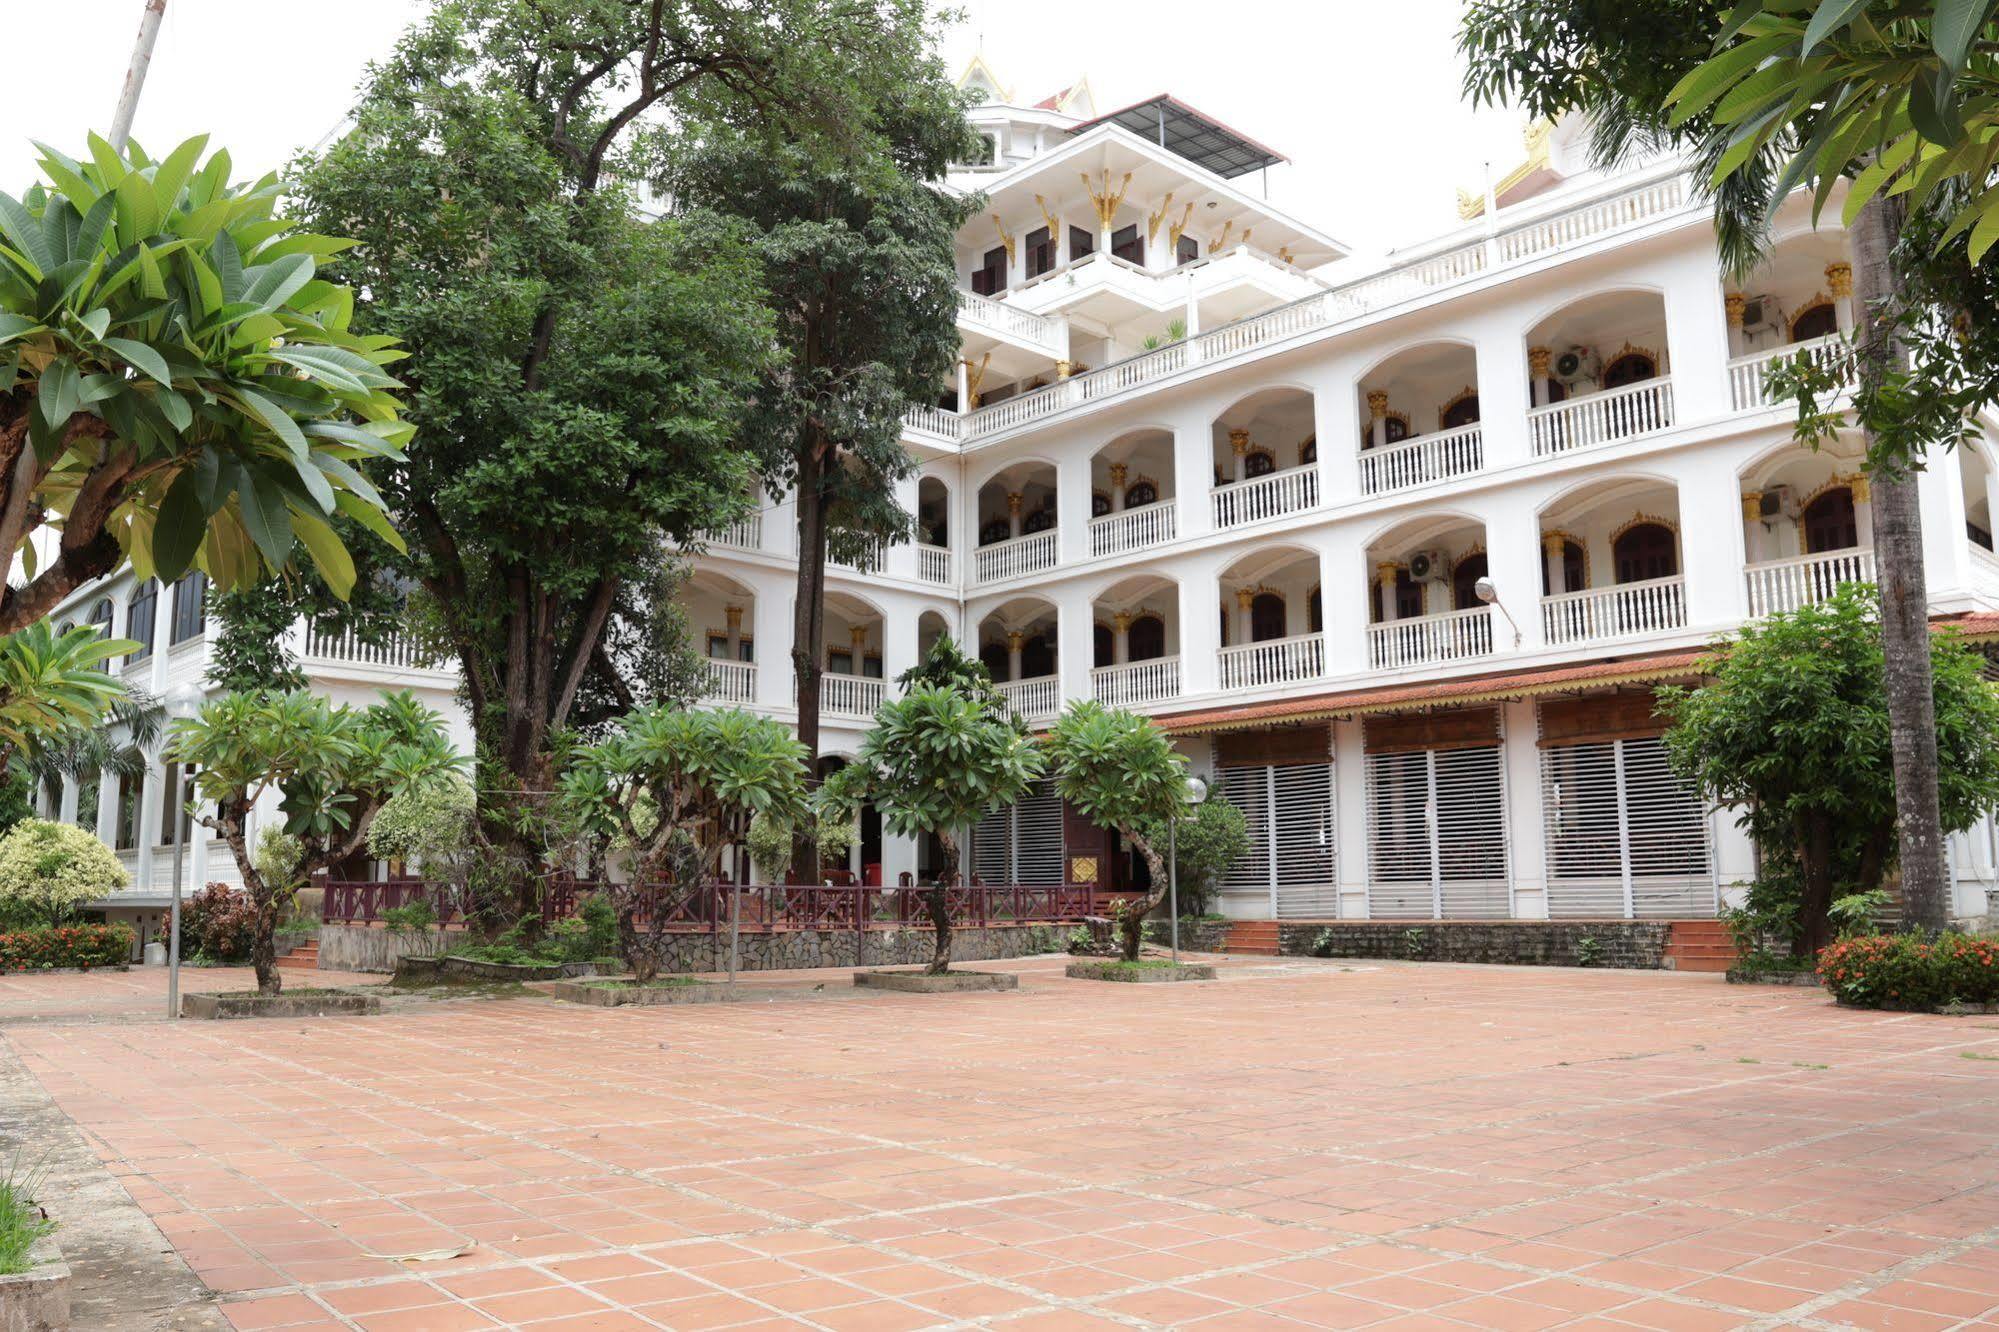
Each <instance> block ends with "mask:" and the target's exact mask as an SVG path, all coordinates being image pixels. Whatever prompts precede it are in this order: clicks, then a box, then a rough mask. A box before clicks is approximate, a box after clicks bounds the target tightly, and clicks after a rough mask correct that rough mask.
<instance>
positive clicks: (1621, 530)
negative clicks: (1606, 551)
mask: <svg viewBox="0 0 1999 1332" xmlns="http://www.w3.org/2000/svg"><path fill="white" fill-rule="evenodd" d="M1648 525H1649V526H1653V527H1663V528H1665V529H1666V530H1667V531H1668V532H1671V533H1672V534H1673V536H1674V537H1675V538H1677V537H1678V536H1679V535H1680V525H1679V524H1678V523H1677V522H1675V521H1673V520H1672V519H1671V518H1668V517H1666V516H1665V515H1663V514H1657V513H1644V512H1639V513H1634V514H1632V515H1631V516H1630V517H1629V518H1627V519H1625V520H1624V521H1623V522H1622V523H1620V524H1618V526H1617V527H1616V528H1614V529H1612V531H1611V534H1610V543H1611V545H1613V546H1614V545H1616V544H1617V541H1618V538H1619V537H1622V536H1623V535H1624V534H1625V533H1626V532H1629V531H1630V530H1631V529H1632V528H1634V527H1645V526H1648ZM1584 549H1585V550H1587V549H1588V547H1584Z"/></svg>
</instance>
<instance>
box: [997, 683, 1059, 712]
mask: <svg viewBox="0 0 1999 1332" xmlns="http://www.w3.org/2000/svg"><path fill="white" fill-rule="evenodd" d="M999 691H1000V693H1001V694H1002V695H1003V696H1004V697H1005V698H1006V705H1007V706H1008V707H1009V708H1012V709H1013V715H1014V716H1016V717H1018V718H1020V719H1021V720H1022V721H1027V722H1037V721H1052V720H1053V719H1054V718H1055V717H1057V716H1059V715H1061V712H1062V681H1061V679H1060V678H1059V677H1057V676H1053V675H1040V676H1036V677H1035V678H1034V679H1032V680H1008V681H1005V682H1004V683H1002V684H1001V685H1000V686H999Z"/></svg>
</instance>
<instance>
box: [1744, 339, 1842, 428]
mask: <svg viewBox="0 0 1999 1332" xmlns="http://www.w3.org/2000/svg"><path fill="white" fill-rule="evenodd" d="M1799 356H1804V357H1807V358H1809V359H1810V360H1811V362H1812V363H1813V364H1814V365H1822V366H1831V367H1837V368H1839V369H1840V370H1841V371H1842V374H1843V378H1844V379H1845V381H1846V384H1847V387H1849V388H1851V387H1852V385H1853V376H1854V370H1855V366H1854V361H1853V346H1852V344H1851V343H1849V342H1847V340H1846V336H1845V335H1844V334H1842V333H1828V334H1826V335H1825V336H1824V337H1822V338H1813V339H1812V340H1811V341H1809V342H1793V343H1789V344H1786V345H1785V346H1782V347H1771V348H1768V349H1767V350H1764V351H1758V352H1751V353H1750V354H1749V355H1747V356H1738V357H1736V358H1735V359H1734V360H1732V361H1730V362H1729V363H1728V396H1729V400H1730V402H1731V404H1732V405H1733V406H1734V408H1735V410H1736V411H1738V412H1747V411H1754V410H1756V409H1757V408H1759V407H1774V406H1776V405H1777V399H1775V398H1773V397H1771V396H1770V385H1769V375H1770V367H1772V366H1773V365H1776V364H1777V363H1778V362H1779V361H1789V360H1795V359H1796V358H1797V357H1799Z"/></svg>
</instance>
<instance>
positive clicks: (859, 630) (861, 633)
mask: <svg viewBox="0 0 1999 1332" xmlns="http://www.w3.org/2000/svg"><path fill="white" fill-rule="evenodd" d="M847 639H848V641H849V642H851V643H852V644H853V645H854V651H855V652H856V653H859V652H860V650H861V649H862V648H864V647H866V646H867V645H868V627H867V626H866V625H865V624H857V625H854V626H852V627H851V628H849V629H848V630H847ZM854 665H855V669H857V670H858V669H859V668H860V663H859V662H856V663H854Z"/></svg>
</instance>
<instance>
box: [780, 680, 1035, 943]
mask: <svg viewBox="0 0 1999 1332" xmlns="http://www.w3.org/2000/svg"><path fill="white" fill-rule="evenodd" d="M1040 776H1041V754H1040V753H1039V751H1037V750H1036V749H1035V747H1034V743H1033V741H1031V740H1029V739H1028V737H1027V736H1026V735H1025V734H1024V733H1023V732H1022V731H1021V729H1020V728H1019V727H1016V726H1015V725H1014V724H1013V723H1012V721H1011V720H1008V719H1003V718H1002V717H999V716H995V715H994V714H993V712H992V711H991V710H990V709H989V708H987V707H986V706H985V701H984V700H983V699H981V698H979V697H976V696H974V695H972V694H968V693H966V692H965V691H963V690H961V689H956V688H953V687H951V686H948V685H935V684H915V685H911V686H910V688H909V691H908V692H907V693H905V694H904V695H903V696H902V697H901V698H898V699H891V700H889V701H888V702H886V703H883V704H882V705H881V707H880V708H879V709H878V710H877V711H876V713H875V724H874V729H873V730H871V731H869V732H868V736H867V739H865V740H863V741H862V742H861V750H860V753H859V754H857V755H856V756H855V758H854V761H853V762H851V763H849V764H848V765H847V766H846V767H844V768H842V769H840V770H839V771H838V772H836V773H834V774H833V775H832V776H831V777H829V778H827V780H826V783H825V785H823V786H822V787H820V789H819V797H818V798H819V801H820V803H821V806H822V808H824V809H826V810H828V811H829V812H831V813H832V814H833V816H834V817H838V818H841V819H852V818H853V817H854V815H855V814H856V813H858V811H859V810H860V807H861V806H862V805H865V804H872V805H874V807H875V808H876V809H877V810H879V811H880V812H881V817H882V826H883V827H885V828H887V829H888V830H889V831H890V832H892V833H895V834H896V835H897V836H899V837H914V838H921V837H924V836H926V835H935V836H936V838H937V842H938V845H939V846H940V847H942V848H943V851H944V872H943V874H942V875H941V876H939V878H938V881H937V882H936V883H933V884H929V885H926V886H925V888H924V902H925V904H926V906H927V907H928V908H929V911H930V923H931V925H932V926H933V927H935V930H936V936H937V946H936V951H935V953H934V954H933V955H932V957H931V959H930V966H929V970H930V972H931V973H932V974H938V973H941V972H944V971H947V970H949V969H950V966H951V912H950V902H949V898H948V893H949V889H950V887H951V886H952V885H953V884H955V883H956V882H957V879H958V861H959V854H960V848H959V844H958V838H959V835H960V833H961V832H962V831H963V830H964V829H966V828H969V827H971V826H972V825H973V824H974V823H976V822H978V820H979V818H980V816H982V815H983V814H984V813H985V812H986V811H987V810H988V809H991V808H992V807H993V806H995V805H1010V804H1012V803H1013V802H1014V801H1016V800H1018V799H1020V798H1021V797H1022V796H1023V795H1025V794H1027V792H1028V789H1029V788H1030V787H1032V786H1033V785H1034V783H1035V781H1036V780H1037V779H1038V778H1039V777H1040Z"/></svg>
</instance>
